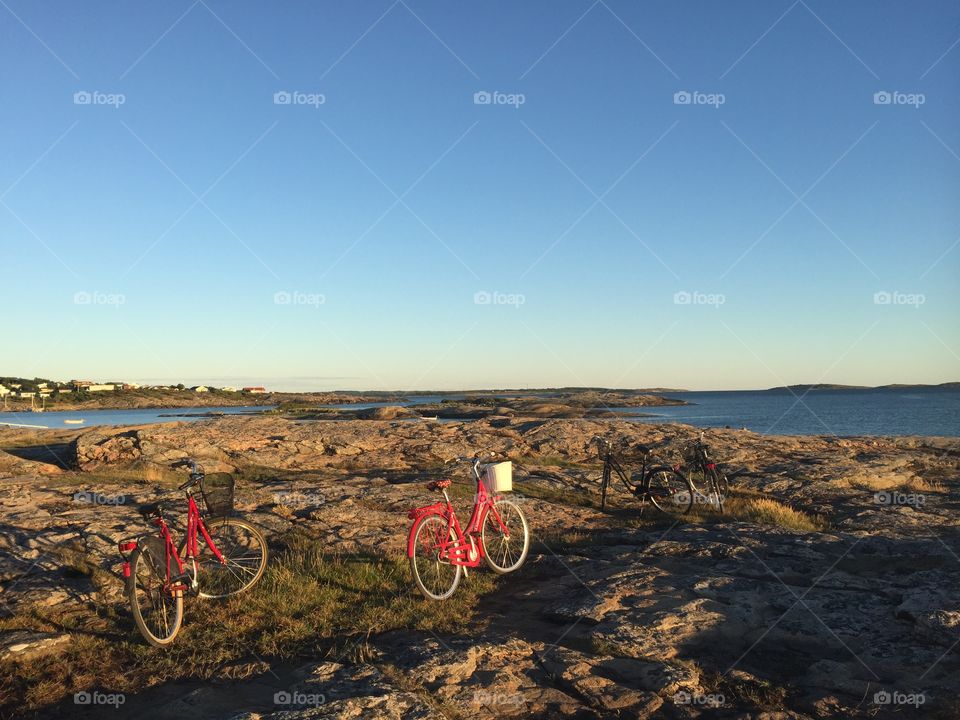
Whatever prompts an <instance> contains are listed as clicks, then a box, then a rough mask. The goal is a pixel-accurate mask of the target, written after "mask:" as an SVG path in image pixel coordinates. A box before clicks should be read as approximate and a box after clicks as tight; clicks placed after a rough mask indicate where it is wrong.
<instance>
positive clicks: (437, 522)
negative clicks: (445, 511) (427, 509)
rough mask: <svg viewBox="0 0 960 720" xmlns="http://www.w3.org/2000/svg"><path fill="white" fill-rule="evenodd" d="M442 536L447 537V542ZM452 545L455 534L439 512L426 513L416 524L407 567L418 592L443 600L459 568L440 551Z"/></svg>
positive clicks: (457, 581)
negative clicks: (411, 554) (411, 553)
mask: <svg viewBox="0 0 960 720" xmlns="http://www.w3.org/2000/svg"><path fill="white" fill-rule="evenodd" d="M444 536H447V537H448V538H449V540H448V541H447V542H445V541H444ZM456 544H457V537H456V533H454V531H453V528H452V527H448V526H447V521H446V519H445V518H443V517H441V516H439V515H428V516H427V517H425V518H424V519H423V520H421V521H420V524H419V525H417V528H416V531H415V534H414V537H413V556H412V557H411V558H410V570H411V572H412V573H413V580H414V582H415V583H416V585H417V587H418V588H419V589H420V592H422V593H423V594H424V596H425V597H427V598H428V599H430V600H446V599H447V598H448V597H450V596H451V595H453V592H454V590H456V589H457V585H459V584H460V573H461V571H462V570H463V568H462V567H460V566H459V565H453V564H452V563H451V562H450V559H449V558H447V557H443V554H444V550H446V549H447V548H448V547H450V546H453V545H456Z"/></svg>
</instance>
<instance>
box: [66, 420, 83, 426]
mask: <svg viewBox="0 0 960 720" xmlns="http://www.w3.org/2000/svg"><path fill="white" fill-rule="evenodd" d="M84 422H86V421H85V420H83V419H80V420H64V421H63V424H64V425H83V423H84Z"/></svg>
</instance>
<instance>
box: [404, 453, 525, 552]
mask: <svg viewBox="0 0 960 720" xmlns="http://www.w3.org/2000/svg"><path fill="white" fill-rule="evenodd" d="M474 472H475V473H476V469H475V470H474ZM476 474H477V496H476V498H475V499H474V502H473V512H472V513H471V515H470V522H468V523H467V529H466V531H464V530H463V528H462V527H461V526H460V521H459V520H458V519H457V513H456V511H455V510H454V509H453V503H452V502H451V501H450V497H449V496H448V495H447V491H446V489H444V490H443V497H444V500H443V501H442V502H436V503H433V504H432V505H425V506H423V507H418V508H414V509H413V510H411V511H410V512H409V513H407V517H409V518H410V519H411V520H413V521H414V522H413V526H412V527H411V528H410V534H409V536H408V537H407V557H413V553H414V546H413V544H414V538H415V537H416V536H417V528H419V527H420V523H422V522H423V521H424V519H425V518H427V517H429V516H431V515H438V516H440V517H442V518H444V519H445V520H446V521H447V524H446V527H445V528H444V531H443V535H442V537H439V538H437V544H438V545H439V546H440V547H441V551H440V557H441V558H444V559H446V560H449V561H450V564H451V565H462V566H464V567H477V566H478V565H479V564H480V561H481V560H483V543H482V542H479V543H478V542H475V541H474V536H476V535H479V534H480V531H481V530H482V529H483V524H484V522H486V519H487V514H488V513H491V512H492V513H493V518H494V519H495V520H496V521H497V524H498V525H499V526H500V528H501V530H502V531H503V533H504V534H505V535H507V536H508V537H509V535H510V530H509V529H508V528H507V526H506V525H504V524H503V520H502V519H501V518H500V515H499V513H497V509H496V507H494V503H496V501H497V500H499V499H500V496H499V495H495V496H493V495H490V493H488V492H487V488H486V487H485V486H484V484H483V482H481V480H480V477H479V473H476ZM451 530H453V534H454V537H455V538H456V540H455V541H454V540H451V539H450V531H451Z"/></svg>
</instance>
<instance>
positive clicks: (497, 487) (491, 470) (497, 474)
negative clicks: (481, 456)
mask: <svg viewBox="0 0 960 720" xmlns="http://www.w3.org/2000/svg"><path fill="white" fill-rule="evenodd" d="M483 486H484V487H485V488H486V489H487V492H489V493H505V492H511V491H512V490H513V463H511V462H510V461H509V460H508V461H507V462H500V463H490V464H489V465H484V466H483Z"/></svg>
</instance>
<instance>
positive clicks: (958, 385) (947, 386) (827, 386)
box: [764, 382, 960, 392]
mask: <svg viewBox="0 0 960 720" xmlns="http://www.w3.org/2000/svg"><path fill="white" fill-rule="evenodd" d="M811 390H960V382H945V383H940V384H938V385H924V384H913V385H907V384H899V383H895V384H891V385H876V386H869V385H835V384H832V383H811V384H808V385H780V386H778V387H772V388H768V389H767V390H765V391H764V392H791V391H792V392H798V391H799V392H808V391H811Z"/></svg>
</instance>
